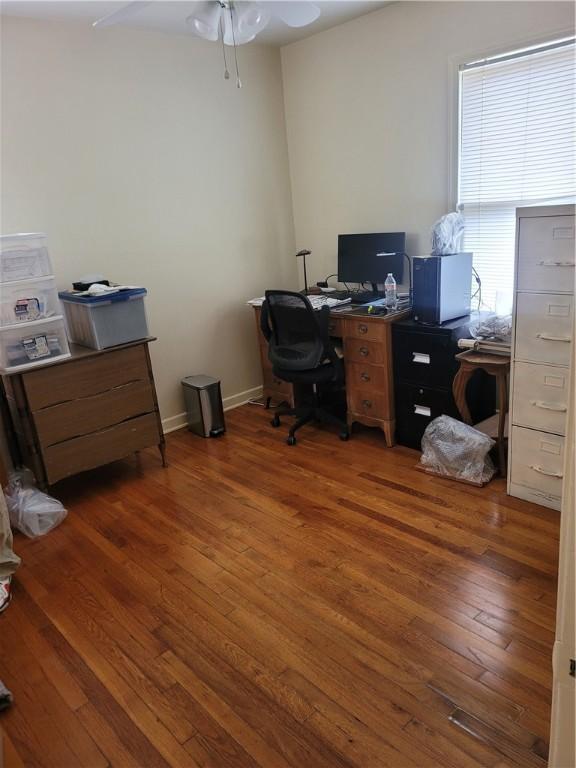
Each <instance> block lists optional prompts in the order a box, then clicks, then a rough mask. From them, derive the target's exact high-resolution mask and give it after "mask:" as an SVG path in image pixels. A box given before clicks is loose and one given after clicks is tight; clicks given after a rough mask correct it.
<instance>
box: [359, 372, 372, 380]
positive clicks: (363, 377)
mask: <svg viewBox="0 0 576 768" xmlns="http://www.w3.org/2000/svg"><path fill="white" fill-rule="evenodd" d="M360 378H361V379H362V381H370V376H369V374H367V373H366V371H362V373H361V374H360Z"/></svg>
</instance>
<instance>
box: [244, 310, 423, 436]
mask: <svg viewBox="0 0 576 768" xmlns="http://www.w3.org/2000/svg"><path fill="white" fill-rule="evenodd" d="M409 314H410V310H404V311H402V312H396V313H395V314H394V315H377V316H371V315H366V314H363V313H361V312H360V311H358V312H355V311H354V310H349V311H347V312H345V313H343V312H338V311H335V312H332V313H331V315H330V335H331V336H332V337H334V338H337V339H341V340H342V345H343V352H344V364H345V367H346V403H347V407H348V417H347V419H348V425H349V426H350V427H351V426H352V425H353V424H354V423H355V422H359V423H361V424H366V425H368V426H370V427H379V428H380V429H381V430H382V431H383V432H384V436H385V438H386V445H387V446H389V447H390V446H392V445H394V431H395V417H394V379H393V375H392V334H391V326H392V323H393V322H395V321H396V320H401V319H403V318H405V317H408V316H409ZM255 316H256V327H257V334H258V342H259V346H260V360H261V364H262V381H263V395H264V397H265V398H266V400H267V404H269V402H270V400H277V401H280V402H282V401H287V402H289V403H290V404H291V405H294V387H293V386H292V384H288V383H287V382H284V381H282V380H281V379H278V378H277V377H276V376H274V374H273V372H272V365H271V363H270V361H269V360H268V344H267V342H266V339H265V338H264V336H263V335H262V332H261V330H260V309H259V308H258V307H256V308H255Z"/></svg>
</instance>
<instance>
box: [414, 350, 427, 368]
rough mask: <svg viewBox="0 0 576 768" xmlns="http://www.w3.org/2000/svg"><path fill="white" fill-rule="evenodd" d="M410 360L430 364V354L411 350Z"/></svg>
mask: <svg viewBox="0 0 576 768" xmlns="http://www.w3.org/2000/svg"><path fill="white" fill-rule="evenodd" d="M412 362H413V363H424V365H430V355H427V354H425V353H424V352H412Z"/></svg>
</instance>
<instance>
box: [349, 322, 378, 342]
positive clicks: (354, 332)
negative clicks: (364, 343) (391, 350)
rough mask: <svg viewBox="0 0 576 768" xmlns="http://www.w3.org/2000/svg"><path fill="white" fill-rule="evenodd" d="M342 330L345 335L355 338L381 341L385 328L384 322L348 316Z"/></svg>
mask: <svg viewBox="0 0 576 768" xmlns="http://www.w3.org/2000/svg"><path fill="white" fill-rule="evenodd" d="M344 331H345V335H346V336H352V337H353V338H355V339H368V340H369V341H381V340H383V339H384V338H385V336H386V331H387V328H386V325H385V323H381V322H380V323H379V322H377V321H376V322H374V321H373V320H364V319H363V318H358V319H356V318H354V319H350V318H349V319H348V320H346V325H345V328H344Z"/></svg>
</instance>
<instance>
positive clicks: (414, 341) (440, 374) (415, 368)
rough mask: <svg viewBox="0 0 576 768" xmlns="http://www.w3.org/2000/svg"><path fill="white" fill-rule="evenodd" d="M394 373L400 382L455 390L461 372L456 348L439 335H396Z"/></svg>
mask: <svg viewBox="0 0 576 768" xmlns="http://www.w3.org/2000/svg"><path fill="white" fill-rule="evenodd" d="M393 349H394V370H395V375H396V378H397V379H401V380H403V381H408V382H412V383H414V384H419V385H421V386H424V387H427V386H431V387H445V388H446V389H448V388H449V387H451V386H452V380H453V379H454V374H455V373H456V371H457V370H458V363H457V361H456V359H455V354H456V352H457V348H456V344H455V342H454V341H452V340H451V339H450V337H449V336H447V335H445V334H439V333H415V332H408V333H404V332H402V331H398V332H394V341H393Z"/></svg>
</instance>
